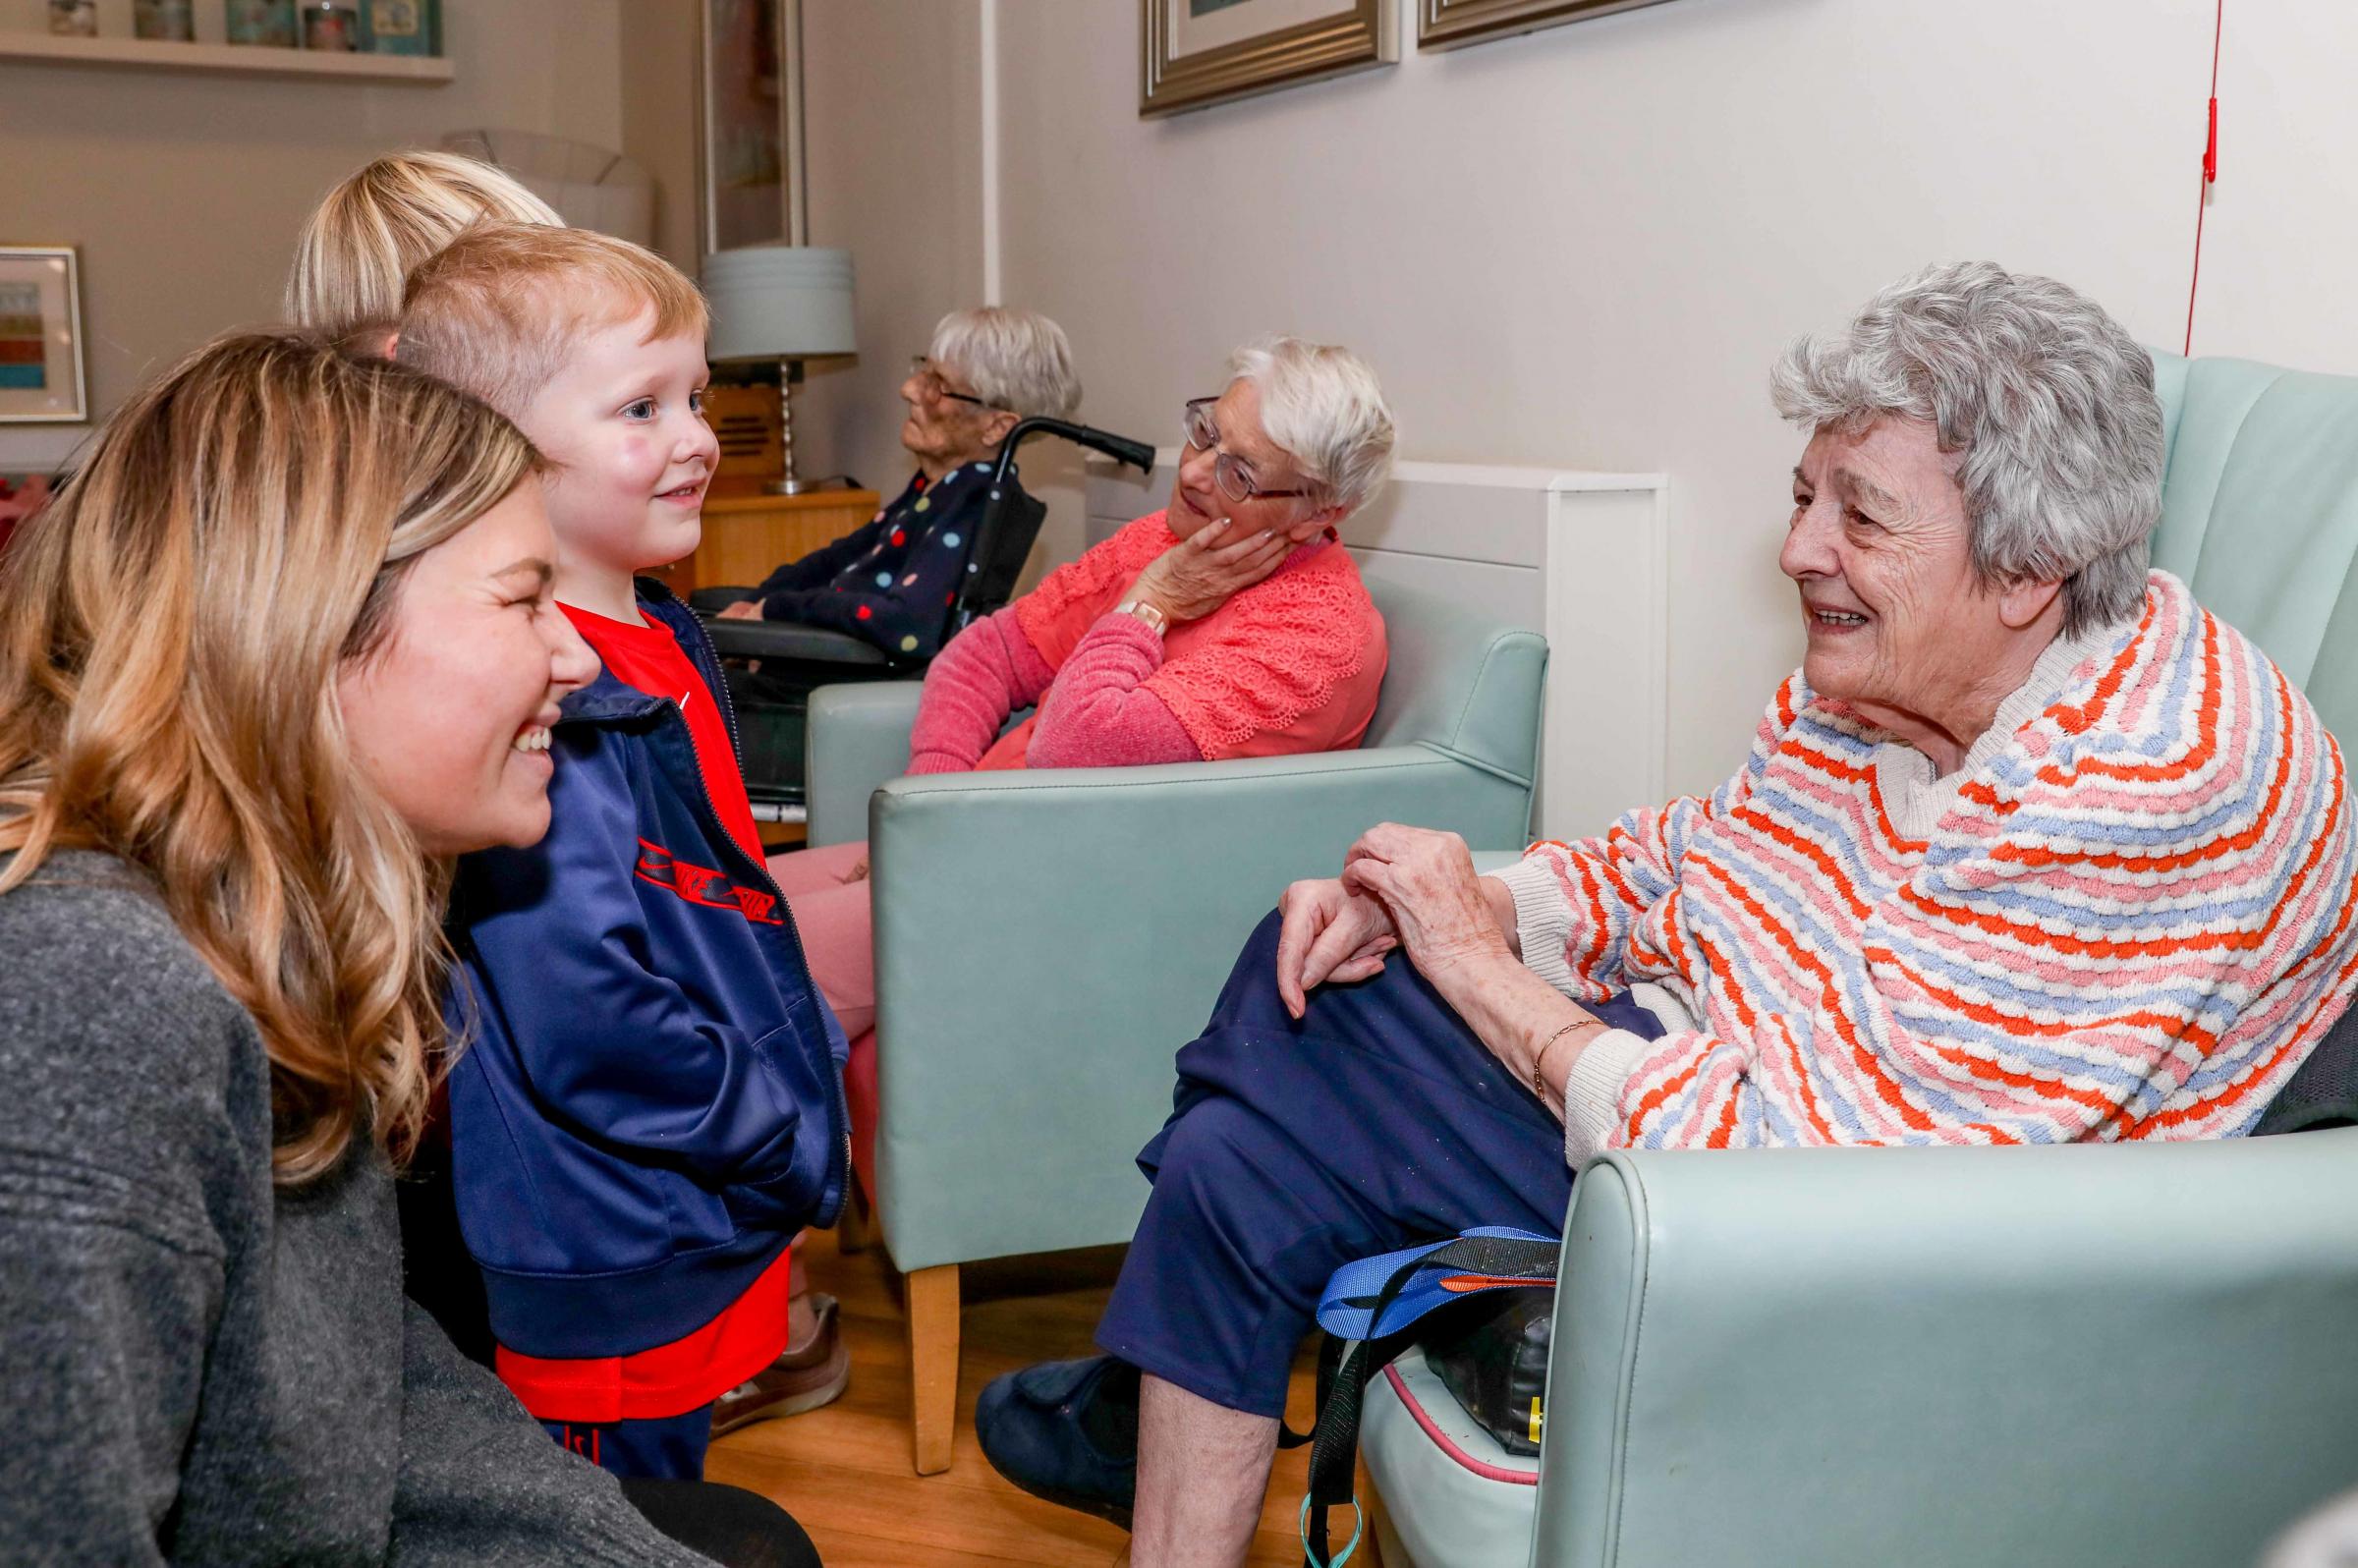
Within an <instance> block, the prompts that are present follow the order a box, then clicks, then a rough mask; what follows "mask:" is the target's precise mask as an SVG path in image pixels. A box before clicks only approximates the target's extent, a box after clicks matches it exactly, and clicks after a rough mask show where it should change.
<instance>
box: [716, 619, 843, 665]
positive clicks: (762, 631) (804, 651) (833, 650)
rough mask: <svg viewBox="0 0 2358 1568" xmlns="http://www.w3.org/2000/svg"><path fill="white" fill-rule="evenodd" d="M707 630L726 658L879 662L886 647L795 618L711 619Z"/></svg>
mask: <svg viewBox="0 0 2358 1568" xmlns="http://www.w3.org/2000/svg"><path fill="white" fill-rule="evenodd" d="M704 630H705V631H706V632H709V633H710V634H711V635H712V647H713V650H714V651H715V652H717V653H718V654H719V655H720V656H721V657H722V658H724V659H800V660H804V661H806V662H809V663H814V664H859V665H878V664H882V663H884V662H885V658H884V653H883V650H882V649H880V648H878V647H876V646H874V645H873V644H868V643H863V642H861V641H860V640H859V639H858V638H856V637H853V636H851V635H849V634H848V633H844V632H831V631H828V630H827V629H826V628H825V627H819V626H803V625H799V624H797V623H796V622H793V621H723V620H717V619H716V620H710V621H706V622H705V623H704Z"/></svg>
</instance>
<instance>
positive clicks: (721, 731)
mask: <svg viewBox="0 0 2358 1568" xmlns="http://www.w3.org/2000/svg"><path fill="white" fill-rule="evenodd" d="M561 608H562V609H563V610H564V611H565V615H566V618H567V619H568V620H570V621H572V622H573V627H574V630H575V631H577V632H579V633H581V634H582V638H583V641H585V642H587V643H588V644H589V646H590V647H591V648H592V649H593V650H594V651H595V652H596V654H597V656H598V658H599V659H601V660H603V661H604V663H605V666H606V668H607V669H608V670H609V671H611V672H612V673H613V676H614V679H616V680H618V681H620V682H621V683H622V684H623V685H625V686H627V687H630V688H631V689H632V690H633V691H638V692H645V693H646V695H647V696H649V697H668V698H670V699H671V700H673V701H675V702H677V703H679V704H680V711H681V712H682V713H684V714H686V715H687V718H688V734H689V736H690V738H691V739H693V740H694V741H695V742H696V765H697V769H698V771H700V772H702V774H703V776H704V793H705V794H707V795H709V796H711V797H712V809H713V810H714V811H716V812H719V813H720V825H721V826H723V827H725V828H727V829H728V830H729V836H730V837H731V838H733V839H735V840H736V841H737V843H738V845H739V847H741V848H742V849H743V850H744V851H745V853H746V854H748V855H749V856H751V857H753V859H755V860H756V861H759V860H761V859H762V854H761V835H760V834H759V833H758V832H757V831H756V830H755V828H754V808H753V803H752V802H750V801H748V800H747V799H746V798H745V775H744V774H743V773H741V772H739V771H738V770H737V749H736V747H734V746H732V745H731V744H730V743H729V721H728V720H727V719H726V718H725V717H723V716H722V714H721V711H720V703H719V702H718V701H716V700H714V699H713V696H712V694H711V692H710V691H708V690H707V689H706V688H705V686H704V678H703V677H702V675H700V674H698V673H697V668H696V664H695V662H694V661H693V660H692V659H690V658H689V657H688V652H687V650H686V649H685V648H683V647H681V646H680V640H679V639H678V638H676V637H674V636H672V633H671V628H670V627H668V626H665V625H664V624H663V623H662V622H660V621H657V622H654V623H652V624H650V625H646V626H633V625H632V624H631V623H630V622H628V621H616V620H610V619H608V618H607V617H605V616H603V615H598V614H595V613H593V612H591V611H589V610H584V609H577V608H576V607H575V606H573V605H571V604H567V605H563V606H561Z"/></svg>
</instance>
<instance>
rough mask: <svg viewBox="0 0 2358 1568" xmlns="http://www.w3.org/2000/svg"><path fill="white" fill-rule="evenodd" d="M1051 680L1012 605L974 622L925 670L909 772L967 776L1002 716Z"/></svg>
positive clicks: (1034, 697) (1027, 701)
mask: <svg viewBox="0 0 2358 1568" xmlns="http://www.w3.org/2000/svg"><path fill="white" fill-rule="evenodd" d="M1142 630H1143V629H1142ZM1054 678H1055V672H1054V671H1052V670H1050V669H1049V668H1048V666H1047V661H1046V660H1044V659H1042V658H1041V657H1040V656H1039V650H1038V649H1036V648H1035V647H1033V645H1032V642H1031V640H1030V639H1029V638H1027V637H1025V636H1024V633H1023V629H1022V628H1021V627H1020V626H1018V625H1017V624H1016V620H1015V610H1014V608H1013V607H1012V606H1011V607H1009V608H1007V609H1004V610H1001V611H999V612H998V613H997V614H995V615H991V616H988V617H986V618H984V619H983V620H980V621H977V622H976V623H975V624H974V625H972V626H970V627H968V628H967V629H966V630H965V631H963V632H961V633H959V634H958V635H957V636H956V637H954V638H952V639H951V640H950V645H949V646H948V647H945V648H943V649H942V650H941V654H940V656H939V657H938V658H936V659H934V661H933V666H932V668H931V669H929V670H927V671H926V690H925V695H924V696H923V697H921V698H919V699H918V704H917V723H916V724H915V725H914V726H913V727H912V728H911V730H910V732H909V754H910V755H909V771H910V772H912V773H964V772H970V771H972V770H973V768H974V765H975V764H976V763H977V762H979V761H981V760H982V759H983V752H985V751H986V750H988V749H989V747H990V743H991V742H992V741H993V740H995V739H996V738H997V737H998V733H999V726H1000V725H1002V724H1004V723H1006V722H1007V715H1008V714H1010V713H1013V712H1014V711H1015V710H1016V709H1018V708H1022V707H1029V706H1031V705H1032V704H1033V703H1035V702H1037V701H1039V698H1040V694H1041V693H1043V692H1045V691H1046V690H1047V689H1048V683H1049V682H1050V681H1051V680H1053V679H1054Z"/></svg>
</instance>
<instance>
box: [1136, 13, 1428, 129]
mask: <svg viewBox="0 0 2358 1568" xmlns="http://www.w3.org/2000/svg"><path fill="white" fill-rule="evenodd" d="M1138 4H1139V39H1140V43H1141V45H1142V49H1141V54H1140V57H1139V82H1138V113H1139V118H1141V119H1152V118H1154V117H1155V116H1157V115H1165V114H1177V113H1180V112H1181V111H1183V110H1187V109H1201V108H1205V107H1207V105H1210V104H1214V103H1225V102H1227V101H1228V100H1230V99H1232V98H1242V97H1246V96H1249V95H1250V94H1252V93H1256V92H1267V91H1269V90H1271V89H1272V88H1276V87H1290V86H1293V85H1295V84H1299V83H1304V82H1316V81H1319V79H1320V78H1323V77H1333V76H1341V75H1342V74H1344V73H1345V72H1349V71H1364V70H1366V69H1368V68H1369V67H1371V66H1379V65H1390V64H1391V63H1392V62H1393V61H1395V60H1397V59H1398V58H1399V57H1400V47H1399V28H1398V27H1397V26H1396V25H1395V24H1396V19H1397V13H1396V12H1395V11H1394V9H1393V6H1394V0H1138Z"/></svg>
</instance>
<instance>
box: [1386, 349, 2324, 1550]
mask: <svg viewBox="0 0 2358 1568" xmlns="http://www.w3.org/2000/svg"><path fill="white" fill-rule="evenodd" d="M2156 359H2157V364H2158V367H2159V369H2160V379H2161V391H2162V395H2163V402H2164V405H2165V408H2166V410H2167V414H2168V421H2169V425H2168V427H2169V441H2170V455H2169V466H2168V470H2167V477H2166V481H2165V489H2164V498H2163V522H2162V525H2161V532H2159V534H2157V536H2156V539H2155V547H2154V555H2155V562H2156V564H2157V565H2159V566H2161V567H2163V568H2166V569H2167V570H2169V571H2172V572H2174V573H2177V574H2178V575H2179V576H2181V577H2183V578H2185V579H2186V580H2187V581H2188V582H2189V583H2191V584H2192V585H2193V587H2194V589H2195V592H2196V595H2197V596H2198V597H2199V598H2200V599H2201V600H2202V602H2203V603H2204V605H2205V606H2206V607H2208V608H2209V609H2210V610H2212V611H2213V612H2215V613H2216V614H2218V615H2219V616H2220V617H2222V618H2223V619H2225V620H2226V621H2228V622H2229V623H2231V624H2233V625H2235V626H2237V627H2239V628H2241V629H2242V630H2243V631H2245V632H2247V633H2249V634H2251V635H2252V636H2253V637H2254V638H2256V639H2257V640H2258V641H2259V643H2260V644H2262V646H2264V647H2265V648H2267V650H2268V651H2269V653H2270V654H2271V655H2272V656H2273V657H2274V659H2275V660H2276V661H2277V662H2278V663H2279V664H2280V665H2281V666H2282V667H2283V668H2284V670H2285V671H2286V673H2287V674H2289V675H2290V676H2291V677H2292V678H2293V679H2294V680H2296V681H2298V682H2300V683H2302V685H2303V686H2304V687H2305V689H2306V690H2307V692H2308V694H2309V697H2310V699H2311V700H2312V701H2313V702H2315V703H2316V705H2317V708H2318V710H2319V712H2320V713H2321V714H2322V715H2323V716H2324V718H2325V720H2326V722H2327V724H2328V725H2329V726H2330V727H2331V728H2332V729H2333V730H2334V731H2335V732H2336V734H2337V735H2339V736H2340V737H2342V738H2343V741H2344V744H2345V745H2348V744H2350V742H2351V740H2352V739H2354V738H2358V591H2354V585H2358V567H2354V565H2353V563H2354V561H2358V379H2353V378H2348V377H2341V376H2327V375H2311V374H2302V373H2298V372H2293V371H2286V370H2279V369H2274V368H2271V367H2269V366H2266V365H2259V364H2246V363H2242V362H2238V361H2231V360H2198V361H2193V362H2188V361H2183V360H2179V359H2176V358H2174V357H2170V356H2157V357H2156ZM2353 1191H2358V1129H2350V1130H2343V1131H2335V1132H2315V1133H2306V1134H2301V1135H2297V1136H2293V1137H2284V1138H2268V1139H2254V1140H2242V1141H2237V1142H2232V1143H2221V1144H2175V1145H2155V1146H2150V1147H2149V1146H2141V1147H2130V1148H2116V1147H2074V1148H2033V1149H1920V1148H1908V1149H1881V1150H1856V1149H1820V1150H1776V1151H1762V1152H1752V1153H1728V1152H1712V1153H1665V1152H1637V1153H1617V1154H1613V1155H1611V1156H1609V1157H1608V1158H1606V1159H1604V1160H1602V1161H1600V1163H1598V1164H1597V1165H1596V1166H1594V1167H1592V1168H1591V1169H1589V1170H1588V1171H1586V1172H1584V1173H1583V1175H1582V1176H1581V1179H1580V1180H1579V1182H1578V1183H1577V1184H1575V1189H1574V1195H1573V1201H1572V1209H1571V1213H1570V1217H1569V1219H1568V1220H1567V1222H1566V1227H1565V1230H1566V1242H1565V1250H1564V1261H1563V1270H1562V1274H1561V1280H1560V1285H1559V1289H1558V1292H1557V1300H1556V1312H1555V1320H1554V1325H1553V1336H1554V1337H1553V1345H1554V1351H1553V1356H1552V1358H1551V1363H1550V1366H1549V1370H1548V1386H1547V1396H1546V1408H1545V1416H1546V1425H1545V1435H1544V1442H1543V1444H1542V1451H1541V1455H1540V1458H1539V1460H1538V1462H1537V1465H1536V1466H1534V1465H1533V1463H1532V1462H1531V1461H1528V1460H1519V1459H1514V1458H1511V1457H1510V1456H1508V1455H1507V1454H1506V1453H1505V1451H1504V1450H1503V1449H1501V1448H1499V1447H1498V1446H1497V1445H1496V1444H1494V1443H1488V1438H1487V1437H1486V1436H1485V1435H1483V1434H1482V1433H1480V1432H1479V1430H1478V1429H1476V1430H1471V1431H1470V1430H1468V1429H1467V1428H1470V1427H1471V1424H1470V1423H1464V1422H1459V1423H1458V1424H1457V1425H1456V1426H1455V1427H1454V1428H1452V1427H1451V1426H1450V1424H1449V1422H1448V1421H1447V1420H1445V1419H1436V1418H1434V1417H1433V1415H1432V1410H1431V1409H1430V1408H1428V1407H1430V1406H1431V1405H1432V1404H1433V1403H1434V1402H1435V1401H1434V1400H1433V1398H1432V1394H1433V1391H1434V1390H1435V1388H1436V1387H1437V1385H1436V1384H1434V1383H1433V1382H1432V1379H1431V1377H1430V1375H1429V1374H1427V1373H1425V1372H1424V1371H1423V1369H1422V1368H1421V1366H1420V1365H1418V1364H1417V1363H1415V1362H1413V1361H1412V1362H1411V1363H1410V1364H1408V1365H1407V1366H1406V1367H1405V1368H1404V1369H1403V1370H1402V1372H1401V1375H1400V1376H1399V1377H1398V1378H1396V1379H1382V1380H1379V1381H1378V1383H1377V1385H1376V1387H1375V1389H1374V1390H1372V1391H1371V1395H1370V1399H1369V1405H1368V1411H1367V1417H1366V1422H1367V1427H1366V1453H1367V1460H1368V1467H1369V1470H1370V1473H1371V1474H1372V1476H1373V1478H1374V1481H1375V1489H1376V1491H1377V1493H1378V1494H1379V1495H1380V1498H1381V1504H1382V1507H1381V1511H1380V1515H1379V1517H1380V1520H1381V1524H1380V1526H1379V1530H1380V1534H1381V1537H1382V1540H1383V1543H1384V1547H1385V1551H1384V1560H1385V1562H1386V1564H1387V1568H1477V1565H1480V1568H1488V1565H1491V1564H1497V1565H1500V1568H1505V1565H1508V1564H1521V1563H1524V1562H1531V1563H1536V1564H1543V1565H1545V1568H1571V1565H1580V1568H1590V1565H1604V1564H1611V1565H1614V1568H1656V1565H1659V1568H1671V1565H1681V1568H1684V1565H1692V1564H1701V1563H1710V1564H1713V1565H1714V1568H1746V1565H1756V1564H1757V1565H1764V1568H1766V1565H1769V1564H1780V1565H1781V1564H1795V1563H1808V1564H1812V1565H1826V1568H1834V1565H1846V1564H1857V1565H1869V1564H1872V1565H1876V1568H1882V1565H1887V1564H1897V1563H1905V1564H1909V1565H1911V1568H1938V1565H1950V1564H1954V1565H1960V1568H1962V1565H1966V1564H1974V1565H1981V1564H1993V1563H2006V1564H2015V1563H2026V1564H2027V1563H2055V1564H2075V1565H2076V1564H2098V1563H2117V1564H2137V1565H2140V1568H2157V1565H2168V1564H2187V1565H2193V1564H2244V1563H2250V1562H2253V1561H2255V1560H2256V1559H2257V1558H2258V1556H2259V1554H2260V1551H2261V1548H2262V1546H2263V1545H2264V1543H2265V1542H2266V1541H2267V1540H2268V1539H2269V1538H2270V1537H2271V1536H2273V1535H2274V1533H2275V1532H2276V1531H2278V1530H2280V1529H2281V1528H2283V1527H2284V1526H2285V1525H2286V1524H2287V1523H2289V1522H2290V1521H2291V1520H2292V1519H2293V1518H2295V1517H2296V1516H2297V1515H2299V1514H2300V1513H2302V1512H2303V1511H2304V1510H2306V1509H2308V1508H2311V1507H2314V1506H2315V1505H2317V1504H2318V1503H2320V1502H2322V1501H2323V1500H2324V1499H2326V1498H2327V1497H2328V1496H2330V1494H2332V1493H2335V1492H2338V1491H2341V1490H2344V1489H2346V1488H2347V1487H2348V1486H2349V1485H2350V1484H2352V1483H2353V1482H2358V1356H2353V1355H2352V1354H2351V1353H2350V1351H2351V1343H2352V1335H2353V1333H2354V1332H2358V1205H2354V1204H2351V1203H2350V1202H2349V1196H2348V1195H2349V1194H2350V1193H2352V1192H2353ZM1450 1414H1451V1413H1450V1412H1448V1411H1446V1410H1443V1411H1442V1412H1441V1416H1442V1418H1446V1417H1448V1416H1449V1415H1450ZM1420 1415H1422V1416H1423V1418H1424V1419H1422V1420H1420V1419H1419V1417H1420ZM1436 1432H1437V1433H1441V1434H1442V1435H1445V1436H1447V1437H1448V1438H1449V1440H1448V1441H1447V1442H1446V1443H1444V1442H1442V1441H1441V1440H1440V1437H1438V1436H1435V1435H1434V1434H1435V1433H1436ZM1486 1444H1488V1446H1487V1447H1486V1446H1485V1445H1486ZM1535 1470H1536V1477H1535V1475H1534V1472H1535ZM1535 1480H1536V1484H1534V1483H1535Z"/></svg>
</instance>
